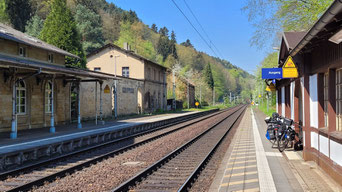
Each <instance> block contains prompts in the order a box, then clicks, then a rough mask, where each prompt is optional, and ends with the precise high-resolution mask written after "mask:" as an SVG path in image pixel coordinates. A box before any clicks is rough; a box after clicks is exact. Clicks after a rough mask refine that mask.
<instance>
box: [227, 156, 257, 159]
mask: <svg viewBox="0 0 342 192" xmlns="http://www.w3.org/2000/svg"><path fill="white" fill-rule="evenodd" d="M250 157H255V155H246V156H243V157H237V156H231V157H230V159H246V158H250Z"/></svg>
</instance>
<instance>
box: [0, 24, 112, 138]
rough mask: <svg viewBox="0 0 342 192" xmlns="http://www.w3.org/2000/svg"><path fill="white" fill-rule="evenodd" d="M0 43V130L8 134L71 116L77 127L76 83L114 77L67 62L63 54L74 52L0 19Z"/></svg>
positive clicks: (61, 121)
mask: <svg viewBox="0 0 342 192" xmlns="http://www.w3.org/2000/svg"><path fill="white" fill-rule="evenodd" d="M0 45H1V46H0V81H1V83H0V106H1V107H0V132H6V131H11V138H16V137H17V131H18V130H21V129H32V128H39V127H50V132H55V125H61V124H66V123H70V122H72V121H77V122H78V124H77V126H78V127H79V128H81V127H82V124H81V113H80V111H81V110H80V109H81V108H82V106H81V105H80V94H82V92H80V84H82V82H90V81H91V82H102V81H104V80H108V79H112V78H113V76H112V75H109V74H104V73H100V72H94V71H89V70H83V69H78V68H70V67H67V66H65V57H66V56H68V57H74V58H78V57H77V56H75V55H73V54H71V53H68V52H66V51H64V50H61V49H59V48H57V47H55V46H52V45H49V44H47V43H45V42H43V41H41V40H39V39H36V38H33V37H30V36H28V35H26V34H24V33H21V32H19V31H17V30H14V29H12V28H10V27H8V26H6V25H3V24H1V23H0ZM86 107H89V106H86ZM100 108H101V107H100ZM93 116H95V114H93Z"/></svg>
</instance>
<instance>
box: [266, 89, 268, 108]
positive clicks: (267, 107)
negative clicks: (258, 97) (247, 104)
mask: <svg viewBox="0 0 342 192" xmlns="http://www.w3.org/2000/svg"><path fill="white" fill-rule="evenodd" d="M266 97H267V112H268V93H267V95H266Z"/></svg>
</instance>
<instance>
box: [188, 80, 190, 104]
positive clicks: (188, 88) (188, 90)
mask: <svg viewBox="0 0 342 192" xmlns="http://www.w3.org/2000/svg"><path fill="white" fill-rule="evenodd" d="M188 109H190V84H189V80H188Z"/></svg>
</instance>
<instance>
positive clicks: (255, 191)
mask: <svg viewBox="0 0 342 192" xmlns="http://www.w3.org/2000/svg"><path fill="white" fill-rule="evenodd" d="M258 191H260V189H259V188H251V189H244V190H239V191H234V192H258Z"/></svg>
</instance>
